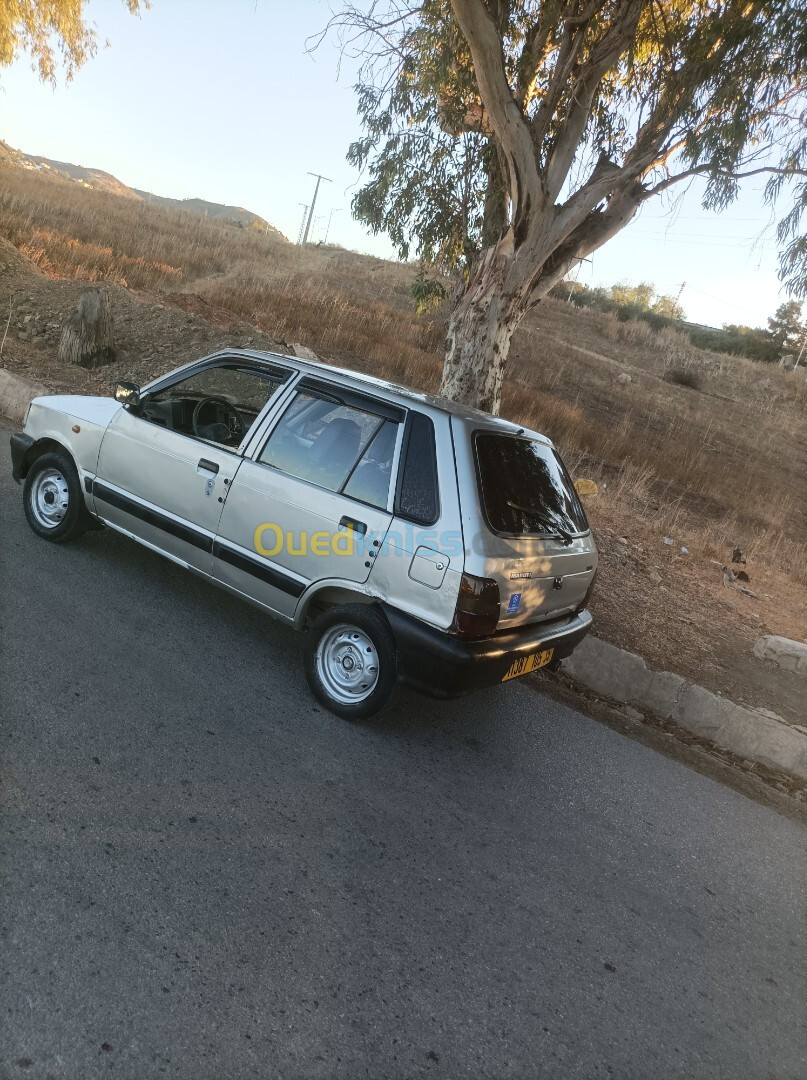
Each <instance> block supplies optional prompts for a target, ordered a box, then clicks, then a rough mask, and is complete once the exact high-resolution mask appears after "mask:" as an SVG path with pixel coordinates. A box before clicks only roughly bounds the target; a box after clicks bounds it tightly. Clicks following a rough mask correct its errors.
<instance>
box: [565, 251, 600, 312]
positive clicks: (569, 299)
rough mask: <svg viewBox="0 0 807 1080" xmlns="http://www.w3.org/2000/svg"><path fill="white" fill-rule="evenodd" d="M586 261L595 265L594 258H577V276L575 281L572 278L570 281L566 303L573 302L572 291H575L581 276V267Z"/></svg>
mask: <svg viewBox="0 0 807 1080" xmlns="http://www.w3.org/2000/svg"><path fill="white" fill-rule="evenodd" d="M584 262H587V263H591V265H592V266H593V265H594V260H593V259H578V260H577V277H576V278H575V279H574V281H571V280H570V281H569V295H568V296H567V297H566V303H567V304H571V302H572V293H573V292H574V287H575V285H576V284H577V282H578V280H579V278H580V267H581V266H582V265H583V263H584Z"/></svg>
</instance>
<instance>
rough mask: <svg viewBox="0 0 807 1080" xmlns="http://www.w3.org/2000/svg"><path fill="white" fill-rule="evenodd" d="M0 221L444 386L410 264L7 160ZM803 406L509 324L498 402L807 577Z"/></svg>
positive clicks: (641, 495) (633, 330)
mask: <svg viewBox="0 0 807 1080" xmlns="http://www.w3.org/2000/svg"><path fill="white" fill-rule="evenodd" d="M0 236H2V237H4V238H6V239H8V240H10V241H11V242H12V243H13V244H14V245H15V246H16V247H17V248H18V249H19V250H21V251H23V252H24V253H25V254H26V255H28V257H29V258H30V259H32V261H33V262H34V263H36V265H37V266H38V267H39V268H40V269H41V270H43V271H44V272H45V273H46V274H49V275H52V276H59V277H66V278H77V279H86V280H93V281H98V280H105V281H114V282H118V283H119V284H123V285H126V286H128V287H129V288H131V289H136V290H141V291H147V292H149V293H162V294H164V295H165V298H166V299H167V300H169V301H171V300H172V299H174V300H175V301H177V302H182V299H183V297H185V298H187V294H198V295H199V296H200V297H202V298H203V299H204V301H205V302H206V304H209V305H211V306H212V309H216V308H218V309H220V310H221V311H223V312H226V313H229V314H230V315H233V316H236V317H238V318H243V319H246V320H247V321H249V322H252V323H254V324H255V325H257V326H258V327H260V328H261V329H262V330H264V331H266V332H267V333H269V334H271V335H272V336H275V337H278V338H280V339H283V340H286V341H303V342H305V343H306V344H309V345H311V346H312V347H313V348H315V349H316V350H318V351H320V352H322V353H323V354H324V355H326V356H328V357H329V358H330V359H333V360H337V361H339V362H343V363H346V364H350V365H354V366H357V367H361V368H362V369H364V370H367V371H370V372H372V373H375V374H379V375H383V376H386V377H388V378H391V379H394V380H396V381H399V382H404V383H407V384H409V385H412V386H415V387H419V388H425V389H430V390H433V389H434V388H435V387H436V386H437V384H438V381H439V371H440V354H441V348H442V341H443V327H444V319H445V315H446V309H445V307H444V309H443V310H441V311H438V312H437V313H436V314H435V315H434V316H433V317H432V318H430V319H427V320H424V319H420V318H418V317H417V316H416V315H415V313H414V311H413V309H412V306H411V303H410V300H409V292H408V289H409V284H410V282H411V281H412V279H413V277H414V270H413V268H412V267H408V266H402V265H400V264H395V263H388V262H384V261H383V260H380V259H374V258H370V257H367V256H362V255H357V254H355V253H352V252H347V251H344V250H342V249H339V248H335V247H326V248H306V249H300V248H298V247H296V246H295V245H292V244H288V243H285V242H284V241H282V240H281V239H278V238H277V237H275V236H272V235H271V234H264V233H259V232H253V231H251V230H249V229H242V228H237V227H234V226H231V225H227V224H224V223H222V222H217V221H215V220H211V219H207V218H203V217H199V216H196V215H192V214H189V213H185V212H182V211H177V210H171V209H167V208H163V207H159V206H154V205H148V204H145V203H138V202H135V201H133V200H127V199H121V198H120V197H117V196H114V195H109V194H106V193H103V192H96V191H88V190H86V189H82V188H79V187H78V186H76V185H72V184H70V183H68V182H64V181H59V180H56V179H55V178H53V177H47V176H40V175H38V174H36V173H29V172H23V171H20V170H17V169H11V168H2V169H0ZM625 374H629V375H630V382H626V381H625V380H624V379H623V380H622V381H619V379H618V376H620V375H625ZM806 408H807V385H805V383H804V380H803V377H800V376H799V375H792V374H790V373H786V372H784V371H782V370H780V369H778V368H771V367H767V366H764V365H760V364H757V363H754V362H753V361H750V360H746V359H743V358H738V357H734V356H722V355H717V354H714V353H708V352H704V351H701V350H698V349H695V348H693V346H692V345H691V343H690V341H689V339H688V338H687V337H686V335H684V334H680V333H677V332H675V331H672V330H664V331H662V332H661V333H656V332H654V331H653V330H652V328H651V327H650V326H649V325H648V324H647V323H644V322H620V321H619V320H618V319H617V318H616V316H614V315H613V314H603V313H600V312H596V311H593V310H586V309H582V310H581V309H578V308H569V307H568V306H567V305H566V304H564V303H562V302H558V301H554V300H547V301H544V303H543V304H541V305H540V307H539V308H538V309H537V311H536V312H535V313H534V314H533V315H531V316H530V317H529V318H528V319H527V320H525V324H524V326H523V327H522V329H521V330H520V331H519V332H518V333H517V335H516V337H515V338H514V342H513V348H512V351H511V361H510V379H509V381H508V382H507V383H506V386H505V394H504V406H503V413H504V414H505V415H507V416H508V417H510V418H512V419H514V420H517V421H519V422H521V423H523V424H525V425H528V426H530V427H535V428H538V429H539V430H542V431H545V432H546V433H547V434H548V435H549V436H550V437H551V438H553V439H554V440H555V441H556V442H557V443H558V445H559V446H560V447H561V448H562V449H563V452H564V455H565V457H566V458H567V460H568V462H569V464H570V466H571V467H572V468H573V471H576V472H578V473H580V472H583V473H585V474H586V475H589V476H592V477H593V478H594V479H595V480H598V481H599V482H600V484H601V485H602V487H603V489H604V490H603V496H602V504H603V505H605V504H606V503H607V504H608V506H609V508H610V510H613V509H614V508H615V507H621V508H622V510H623V512H624V514H625V519H626V522H629V521H630V517H631V515H638V516H640V517H641V518H642V519H644V520H645V521H649V522H652V524H653V526H654V528H657V529H658V530H659V531H662V532H664V533H668V534H669V533H673V532H675V533H677V534H679V535H680V536H683V537H686V538H687V539H688V540H689V541H690V542H691V543H693V544H698V545H700V546H701V548H702V549H703V550H704V551H707V550H708V551H714V552H722V553H725V551H726V549H727V548H731V547H733V546H735V545H740V546H742V547H744V548H745V549H746V550H748V551H750V552H754V553H761V552H764V553H765V555H766V557H767V558H769V559H775V560H776V562H777V564H778V565H780V566H781V567H783V568H784V569H786V570H787V571H788V572H789V573H791V574H792V575H794V576H795V577H796V578H797V579H798V580H799V581H801V582H805V583H807V547H806V546H805V544H804V540H803V538H804V537H805V536H807V485H805V484H804V479H803V477H804V475H805V472H806V471H807V424H806V423H805V409H806ZM594 517H595V523H596V508H595V510H594ZM626 529H628V525H627V524H626ZM716 557H719V558H723V557H724V554H720V555H719V556H716Z"/></svg>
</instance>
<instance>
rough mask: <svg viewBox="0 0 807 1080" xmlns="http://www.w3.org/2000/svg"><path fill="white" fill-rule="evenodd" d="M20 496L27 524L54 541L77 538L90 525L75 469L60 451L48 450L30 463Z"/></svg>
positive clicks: (71, 461) (66, 455) (63, 541)
mask: <svg viewBox="0 0 807 1080" xmlns="http://www.w3.org/2000/svg"><path fill="white" fill-rule="evenodd" d="M22 499H23V506H24V508H25V516H26V518H27V519H28V524H29V525H30V526H31V528H32V529H33V531H34V532H35V533H36V535H37V536H41V537H42V539H43V540H50V541H51V543H53V544H63V543H66V542H67V541H69V540H77V539H78V537H79V536H81V535H82V533H84V532H86V530H87V529H88V528H90V527H91V525H92V521H93V519H92V516H91V514H90V512H89V511H88V510H87V506H86V503H85V502H84V494H83V492H82V490H81V481H80V480H79V476H78V471H77V470H76V466H75V465H74V464H73V459H72V458H71V457H70V455H69V454H67V453H66V452H65V451H63V450H49V451H48V452H47V453H45V454H42V455H41V456H40V457H38V458H37V459H36V460H35V461H34V462H33V464H32V465H31V467H30V468H29V470H28V475H27V476H26V477H25V486H24V487H23V493H22Z"/></svg>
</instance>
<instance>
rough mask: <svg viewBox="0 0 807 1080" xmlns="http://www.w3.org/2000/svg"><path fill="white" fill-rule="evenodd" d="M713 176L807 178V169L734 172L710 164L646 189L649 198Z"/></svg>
mask: <svg viewBox="0 0 807 1080" xmlns="http://www.w3.org/2000/svg"><path fill="white" fill-rule="evenodd" d="M707 173H708V174H710V175H711V176H724V177H725V178H726V179H727V180H745V179H746V178H747V177H749V176H762V175H768V176H803V177H807V169H798V168H788V167H784V168H783V167H781V166H777V165H763V166H760V168H758V169H749V170H748V171H747V172H733V171H732V170H731V169H718V168H715V166H714V164H713V163H712V162H708V163H707V164H706V165H694V166H693V167H692V168H691V169H685V170H684V171H683V172H680V173H676V174H675V175H674V176H668V177H667V179H666V180H662V181H661V182H660V183H658V184H656V186H655V187H652V188H645V190H646V191H647V196H648V198H650V196H651V195H659V194H660V193H661V192H662V191H666V190H667V188H669V187H672V186H673V184H677V183H679V181H681V180H686V179H687V178H688V177H690V176H704V175H705V174H707Z"/></svg>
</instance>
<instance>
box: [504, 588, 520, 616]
mask: <svg viewBox="0 0 807 1080" xmlns="http://www.w3.org/2000/svg"><path fill="white" fill-rule="evenodd" d="M520 603H521V593H520V592H514V593H513V594H512V596H511V597H510V602H509V604H508V605H507V614H508V615H512V614H513V612H514V611H518V605H519V604H520Z"/></svg>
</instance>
